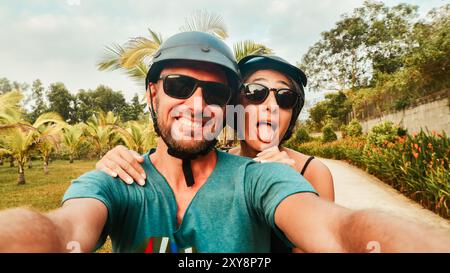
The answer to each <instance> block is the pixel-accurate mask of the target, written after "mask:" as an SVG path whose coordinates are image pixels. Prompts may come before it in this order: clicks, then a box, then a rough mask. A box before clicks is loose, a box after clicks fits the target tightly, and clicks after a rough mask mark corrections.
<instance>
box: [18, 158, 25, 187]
mask: <svg viewBox="0 0 450 273" xmlns="http://www.w3.org/2000/svg"><path fill="white" fill-rule="evenodd" d="M18 164H19V176H18V177H17V184H18V185H25V170H24V166H23V165H24V163H18Z"/></svg>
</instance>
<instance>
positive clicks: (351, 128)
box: [345, 119, 362, 137]
mask: <svg viewBox="0 0 450 273" xmlns="http://www.w3.org/2000/svg"><path fill="white" fill-rule="evenodd" d="M345 135H346V136H349V137H359V136H362V126H361V124H359V122H358V120H356V119H353V120H352V121H351V122H350V123H349V124H348V125H347V126H345Z"/></svg>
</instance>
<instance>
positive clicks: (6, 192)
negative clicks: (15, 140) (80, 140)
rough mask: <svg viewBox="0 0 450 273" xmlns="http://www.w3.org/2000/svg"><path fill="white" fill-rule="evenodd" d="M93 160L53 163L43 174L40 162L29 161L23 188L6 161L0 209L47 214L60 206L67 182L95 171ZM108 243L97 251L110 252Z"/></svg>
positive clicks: (1, 171)
mask: <svg viewBox="0 0 450 273" xmlns="http://www.w3.org/2000/svg"><path fill="white" fill-rule="evenodd" d="M95 162H96V161H92V160H91V161H88V160H79V161H75V162H74V163H73V164H70V163H69V162H68V161H62V160H56V161H53V162H51V163H50V165H49V174H48V175H45V174H44V170H43V163H42V161H33V167H32V168H31V169H28V166H26V167H25V180H26V184H25V185H17V167H13V168H12V167H9V162H5V163H4V165H3V166H0V210H1V209H7V208H13V207H27V208H32V209H35V210H38V211H41V212H47V211H50V210H53V209H57V208H59V207H60V204H61V200H62V197H63V195H64V192H65V191H66V190H67V188H68V187H69V185H70V181H71V180H73V179H75V178H77V177H78V176H80V175H81V174H83V173H85V172H87V171H90V170H92V169H94V168H95ZM110 250H111V242H110V241H109V240H108V242H107V243H106V244H105V246H104V247H102V248H101V249H100V250H99V252H110Z"/></svg>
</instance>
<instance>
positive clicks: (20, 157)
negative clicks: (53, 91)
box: [0, 112, 64, 185]
mask: <svg viewBox="0 0 450 273" xmlns="http://www.w3.org/2000/svg"><path fill="white" fill-rule="evenodd" d="M62 123H64V121H63V120H62V118H61V116H60V115H59V114H57V113H52V112H50V113H44V114H42V115H41V116H39V117H38V118H37V119H36V121H35V122H34V123H33V124H30V123H28V122H25V121H16V122H15V123H10V124H5V125H0V131H2V132H4V134H2V137H3V139H2V143H0V144H1V145H2V147H0V148H1V149H2V151H3V152H6V153H8V154H10V155H12V156H13V157H14V159H15V160H17V164H18V167H19V169H18V174H19V175H18V178H17V183H18V184H19V185H21V184H25V169H24V165H25V163H26V160H27V158H28V156H29V154H30V152H31V150H32V149H33V148H34V147H35V146H36V145H37V144H38V143H41V142H43V141H45V140H47V139H49V138H50V134H49V133H48V132H49V131H47V130H45V129H44V130H43V128H47V127H45V126H44V125H47V124H56V125H57V124H62ZM50 127H51V126H50Z"/></svg>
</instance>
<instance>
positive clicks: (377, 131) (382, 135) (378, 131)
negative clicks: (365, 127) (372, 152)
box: [367, 121, 398, 147]
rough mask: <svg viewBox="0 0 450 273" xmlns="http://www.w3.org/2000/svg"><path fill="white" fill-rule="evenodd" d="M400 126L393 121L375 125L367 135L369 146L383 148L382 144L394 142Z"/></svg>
mask: <svg viewBox="0 0 450 273" xmlns="http://www.w3.org/2000/svg"><path fill="white" fill-rule="evenodd" d="M397 132H398V126H396V125H394V123H392V122H391V121H384V122H382V123H380V124H377V125H375V126H374V127H372V129H370V131H369V133H368V134H367V145H369V146H371V145H375V146H376V147H381V145H382V144H386V143H388V142H394V141H395V138H396V137H397Z"/></svg>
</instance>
